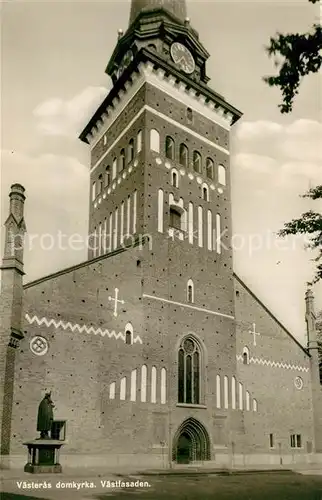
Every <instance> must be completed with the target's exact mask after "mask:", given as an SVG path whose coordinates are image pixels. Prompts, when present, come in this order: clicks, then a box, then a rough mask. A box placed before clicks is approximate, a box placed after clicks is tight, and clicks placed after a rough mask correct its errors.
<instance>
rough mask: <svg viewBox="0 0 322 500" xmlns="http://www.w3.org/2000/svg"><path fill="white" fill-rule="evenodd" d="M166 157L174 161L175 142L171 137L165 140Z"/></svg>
mask: <svg viewBox="0 0 322 500" xmlns="http://www.w3.org/2000/svg"><path fill="white" fill-rule="evenodd" d="M165 156H166V158H168V159H169V160H174V140H173V139H172V137H170V136H169V135H167V137H166V138H165Z"/></svg>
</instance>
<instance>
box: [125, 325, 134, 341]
mask: <svg viewBox="0 0 322 500" xmlns="http://www.w3.org/2000/svg"><path fill="white" fill-rule="evenodd" d="M125 343H126V344H127V345H131V344H133V327H132V325H131V323H128V324H127V325H126V327H125Z"/></svg>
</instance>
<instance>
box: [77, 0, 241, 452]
mask: <svg viewBox="0 0 322 500" xmlns="http://www.w3.org/2000/svg"><path fill="white" fill-rule="evenodd" d="M186 11H187V9H186V3H185V1H184V0H180V1H172V0H169V1H161V0H155V1H151V0H133V1H132V6H131V13H130V23H129V27H128V29H127V31H126V32H125V33H123V32H122V31H121V30H120V31H119V33H118V40H117V44H116V47H115V50H114V52H113V54H112V57H111V59H110V61H109V63H108V65H107V68H106V73H107V74H108V75H109V76H110V77H111V79H112V82H113V88H112V90H111V92H110V93H109V95H108V96H107V97H106V99H105V100H104V102H103V103H102V104H101V106H100V107H99V108H98V110H97V111H96V113H95V114H94V116H93V117H92V119H91V120H90V122H89V123H88V125H87V126H86V127H85V129H84V131H83V132H82V134H81V135H80V139H81V140H82V141H84V142H87V143H88V144H89V145H90V148H91V170H90V176H91V193H90V208H89V210H90V217H89V220H90V222H89V233H90V235H92V238H91V243H92V244H91V245H90V248H89V258H93V257H98V256H100V255H103V254H104V253H106V252H113V251H117V250H118V249H119V248H121V247H126V248H128V249H129V250H128V251H131V246H133V245H134V244H137V242H143V241H148V244H147V243H146V244H144V245H143V247H142V258H141V259H140V260H138V261H137V266H138V269H139V272H140V276H141V284H142V299H143V310H144V315H143V316H144V320H143V325H142V329H143V333H144V334H145V335H146V336H147V337H148V341H147V342H146V343H145V344H144V346H143V350H144V356H145V358H146V359H150V360H151V359H152V360H153V361H154V363H155V366H157V367H158V366H160V367H161V366H162V364H165V365H166V366H167V370H168V372H167V373H168V381H169V389H168V392H169V405H170V408H169V415H167V418H168V422H167V424H166V425H165V427H168V429H169V436H167V435H164V433H161V434H160V436H159V438H160V442H167V441H168V439H169V440H170V441H171V443H169V454H171V453H176V450H177V448H178V446H179V444H178V443H180V442H181V441H182V440H183V442H184V439H185V436H186V434H187V432H188V431H189V429H190V428H192V429H193V430H192V431H191V432H193V433H195V436H196V439H198V436H199V437H200V433H201V434H202V433H205V434H206V431H205V430H204V427H203V426H204V425H206V426H207V427H208V428H209V427H210V428H213V426H214V422H213V420H214V419H215V420H216V419H217V420H216V422H217V423H218V419H219V428H220V429H221V430H220V432H219V434H220V433H221V434H222V436H221V437H219V438H216V439H217V441H218V442H219V441H220V442H221V441H223V442H224V443H222V444H227V441H228V428H229V425H228V418H229V417H228V415H227V412H224V413H222V411H221V408H228V402H227V401H228V387H227V384H228V379H229V380H232V379H234V376H235V373H236V348H235V330H234V328H235V327H234V289H233V270H232V248H231V244H230V241H231V231H232V227H231V192H230V164H229V157H230V151H229V133H230V129H231V127H232V125H233V124H234V123H235V122H236V121H237V120H238V119H239V118H240V116H241V113H240V112H239V111H238V110H237V109H236V108H234V107H233V106H232V105H231V104H229V103H228V102H227V101H226V100H225V99H224V98H223V97H222V96H221V95H219V94H218V93H216V92H215V91H213V90H212V89H211V87H210V86H209V85H208V83H209V77H208V76H207V71H206V62H207V60H208V58H209V54H208V52H207V50H206V49H205V47H204V46H203V44H202V42H201V41H200V39H199V35H198V33H197V31H196V30H195V29H194V28H193V27H192V26H191V24H190V20H189V18H187V13H186ZM220 373H222V374H223V376H222V377H221V376H220V375H219V374H220ZM178 374H179V375H178ZM220 394H222V397H221V396H220ZM231 398H232V396H230V397H229V399H230V401H231ZM234 398H235V399H236V388H235V392H234ZM200 412H201V413H202V415H200ZM201 417H202V421H203V422H204V424H202V423H201V421H200V420H199V418H201ZM216 422H215V427H216ZM222 429H226V431H227V432H226V434H225V431H222ZM188 433H189V432H188ZM166 434H168V433H166ZM216 439H215V442H216ZM180 440H181V441H180ZM212 441H213V438H212V437H210V438H209V439H208V440H207V439H206V440H203V443H204V445H203V451H200V453H201V454H200V453H199V455H200V456H195V457H194V459H207V458H209V457H210V455H211V451H210V444H209V443H210V442H212ZM206 443H208V444H209V446H208V445H206ZM179 447H180V446H179ZM183 448H184V446H183ZM188 448H189V447H188ZM189 453H190V454H191V453H196V451H194V452H192V451H191V450H190V451H189ZM183 454H184V453H183Z"/></svg>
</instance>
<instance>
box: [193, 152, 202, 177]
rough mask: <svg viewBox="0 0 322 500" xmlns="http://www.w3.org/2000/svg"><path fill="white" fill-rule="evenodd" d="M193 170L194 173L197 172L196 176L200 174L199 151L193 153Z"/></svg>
mask: <svg viewBox="0 0 322 500" xmlns="http://www.w3.org/2000/svg"><path fill="white" fill-rule="evenodd" d="M193 169H194V171H195V172H198V174H200V173H201V154H200V153H199V151H194V152H193Z"/></svg>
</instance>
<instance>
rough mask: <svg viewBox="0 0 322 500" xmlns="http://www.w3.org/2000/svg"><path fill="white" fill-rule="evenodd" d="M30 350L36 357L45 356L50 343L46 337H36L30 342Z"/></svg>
mask: <svg viewBox="0 0 322 500" xmlns="http://www.w3.org/2000/svg"><path fill="white" fill-rule="evenodd" d="M29 346H30V350H31V352H32V353H33V354H36V356H44V355H45V354H46V352H47V351H48V342H47V340H46V339H44V337H39V336H37V337H34V338H32V339H31V341H30V344H29Z"/></svg>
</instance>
